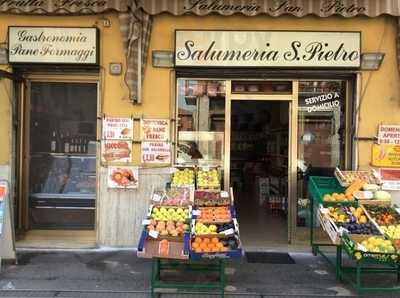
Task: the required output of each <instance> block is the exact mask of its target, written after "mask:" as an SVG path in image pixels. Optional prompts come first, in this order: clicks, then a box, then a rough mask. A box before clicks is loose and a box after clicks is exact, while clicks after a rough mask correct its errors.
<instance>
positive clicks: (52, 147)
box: [50, 130, 57, 153]
mask: <svg viewBox="0 0 400 298" xmlns="http://www.w3.org/2000/svg"><path fill="white" fill-rule="evenodd" d="M56 151H57V136H56V131H55V130H53V134H52V136H51V140H50V152H53V153H54V152H56Z"/></svg>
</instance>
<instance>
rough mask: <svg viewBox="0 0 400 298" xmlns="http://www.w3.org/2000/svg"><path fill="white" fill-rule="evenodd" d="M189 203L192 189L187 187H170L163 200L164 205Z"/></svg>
mask: <svg viewBox="0 0 400 298" xmlns="http://www.w3.org/2000/svg"><path fill="white" fill-rule="evenodd" d="M189 204H190V189H189V188H186V187H176V188H170V189H168V190H167V191H166V193H165V195H164V197H163V200H162V205H164V206H187V205H189Z"/></svg>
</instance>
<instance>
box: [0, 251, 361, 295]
mask: <svg viewBox="0 0 400 298" xmlns="http://www.w3.org/2000/svg"><path fill="white" fill-rule="evenodd" d="M290 256H291V257H292V258H293V260H294V261H295V264H260V263H248V262H247V261H246V259H243V260H242V261H239V262H229V263H228V264H227V268H226V278H227V283H226V284H227V286H226V291H227V294H229V296H230V297H289V296H291V297H325V296H331V297H332V296H335V297H338V296H346V297H349V296H352V295H353V293H352V292H351V291H350V290H348V288H346V287H345V286H343V285H341V284H338V283H337V282H336V280H335V276H334V272H333V271H332V270H331V268H329V267H328V265H327V263H326V262H325V261H324V260H323V259H322V258H321V257H314V256H312V255H311V254H309V253H293V254H290ZM18 261H19V264H18V265H6V266H5V267H3V271H2V273H0V297H107V298H114V297H115V298H116V297H149V288H150V284H149V275H150V268H151V260H148V259H140V258H137V257H136V254H135V252H134V251H126V250H125V251H96V252H90V251H89V252H20V253H19V258H18ZM21 290H24V291H21ZM104 291H105V292H104ZM188 296H189V294H183V295H177V294H176V293H171V294H165V295H162V297H188ZM205 296H207V295H204V294H203V295H193V297H205ZM208 296H211V295H208ZM229 296H228V297H229Z"/></svg>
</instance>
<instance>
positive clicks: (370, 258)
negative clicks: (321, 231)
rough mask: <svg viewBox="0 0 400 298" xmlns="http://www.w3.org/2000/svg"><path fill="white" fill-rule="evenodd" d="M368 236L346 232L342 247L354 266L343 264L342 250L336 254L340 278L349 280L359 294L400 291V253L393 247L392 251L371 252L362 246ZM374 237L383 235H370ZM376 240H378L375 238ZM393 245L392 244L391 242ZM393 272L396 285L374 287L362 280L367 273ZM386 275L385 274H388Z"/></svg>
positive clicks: (344, 280) (345, 280)
mask: <svg viewBox="0 0 400 298" xmlns="http://www.w3.org/2000/svg"><path fill="white" fill-rule="evenodd" d="M367 238H368V236H359V235H358V236H355V235H351V236H349V235H347V234H344V235H343V237H342V238H341V239H342V243H341V247H343V250H344V251H345V252H346V253H347V255H348V257H349V259H350V261H351V262H352V263H353V266H343V262H342V250H340V254H338V255H337V256H336V258H337V260H338V262H337V264H338V270H337V271H338V272H339V276H338V279H339V280H340V281H343V282H347V283H348V284H350V285H351V286H353V287H354V289H355V290H356V292H357V294H359V295H361V294H366V293H385V292H395V293H400V286H399V282H400V265H399V259H398V258H399V255H398V254H397V253H396V251H395V249H394V248H392V250H391V251H392V252H387V251H386V252H378V251H377V252H369V251H366V249H365V248H364V247H363V246H361V247H360V243H361V242H362V241H368V240H367ZM370 238H373V239H382V240H381V241H389V242H391V241H390V240H385V239H384V238H383V237H381V238H378V237H370ZM374 241H376V240H374ZM390 245H391V244H390ZM382 273H384V274H386V275H389V274H392V275H393V276H394V277H396V281H397V283H395V285H391V286H386V287H383V286H382V287H377V286H376V287H373V286H363V283H362V280H363V277H364V276H365V275H367V274H368V275H370V274H382ZM386 275H385V276H386Z"/></svg>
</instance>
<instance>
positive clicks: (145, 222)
mask: <svg viewBox="0 0 400 298" xmlns="http://www.w3.org/2000/svg"><path fill="white" fill-rule="evenodd" d="M150 223H151V220H150V219H143V220H142V225H144V226H147V225H149V224H150Z"/></svg>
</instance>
